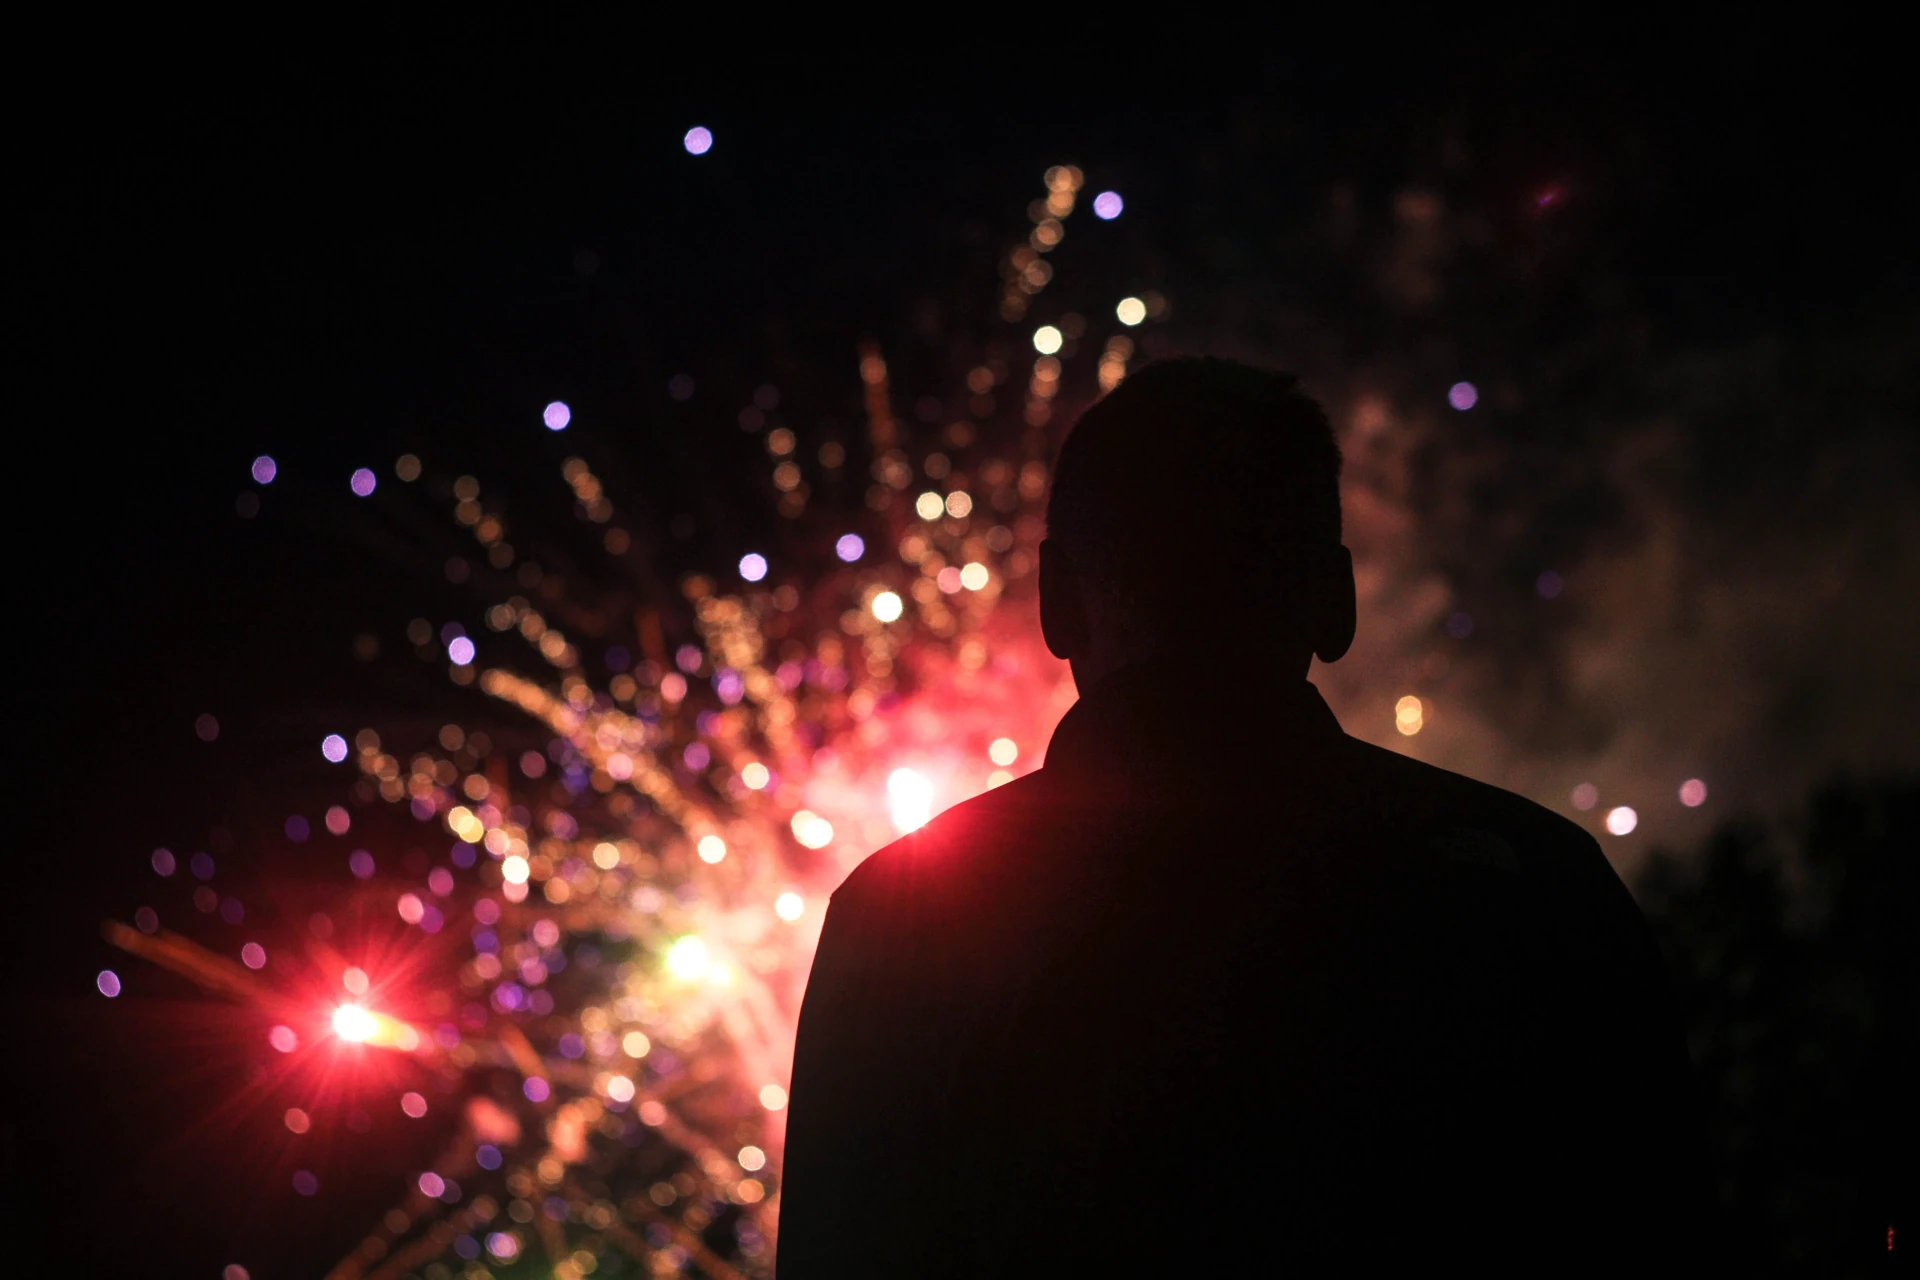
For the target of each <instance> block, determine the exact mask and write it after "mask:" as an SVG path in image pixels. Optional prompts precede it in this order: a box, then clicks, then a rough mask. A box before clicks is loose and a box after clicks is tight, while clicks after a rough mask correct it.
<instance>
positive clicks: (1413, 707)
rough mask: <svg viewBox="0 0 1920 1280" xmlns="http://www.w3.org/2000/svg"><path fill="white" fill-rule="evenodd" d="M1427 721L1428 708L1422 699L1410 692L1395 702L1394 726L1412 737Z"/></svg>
mask: <svg viewBox="0 0 1920 1280" xmlns="http://www.w3.org/2000/svg"><path fill="white" fill-rule="evenodd" d="M1426 722H1427V709H1426V706H1425V705H1424V704H1423V703H1422V702H1421V701H1420V699H1418V698H1416V697H1414V696H1413V695H1412V694H1408V695H1407V696H1406V697H1404V698H1402V699H1400V701H1398V702H1396V703H1394V704H1393V727H1394V728H1396V729H1398V730H1399V731H1400V732H1401V733H1403V734H1405V735H1406V736H1407V737H1409V738H1411V737H1412V736H1413V735H1414V734H1416V733H1418V732H1420V730H1421V729H1422V728H1423V727H1425V725H1426Z"/></svg>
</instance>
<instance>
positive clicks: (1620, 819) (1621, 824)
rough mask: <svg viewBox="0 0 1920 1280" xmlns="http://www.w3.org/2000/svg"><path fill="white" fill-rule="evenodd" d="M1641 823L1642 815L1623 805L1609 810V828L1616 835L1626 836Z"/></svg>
mask: <svg viewBox="0 0 1920 1280" xmlns="http://www.w3.org/2000/svg"><path fill="white" fill-rule="evenodd" d="M1639 825H1640V815H1639V814H1637V813H1635V812H1634V811H1633V810H1632V809H1629V808H1628V807H1627V806H1626V805H1621V806H1619V807H1618V808H1615V809H1609V810H1607V830H1608V831H1609V832H1611V833H1612V834H1614V835H1616V836H1624V835H1626V834H1627V833H1628V832H1629V831H1632V830H1633V829H1634V828H1635V827H1637V826H1639Z"/></svg>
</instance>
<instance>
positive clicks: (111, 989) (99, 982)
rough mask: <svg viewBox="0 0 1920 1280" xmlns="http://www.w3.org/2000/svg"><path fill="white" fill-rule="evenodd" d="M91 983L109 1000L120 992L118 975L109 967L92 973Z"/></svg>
mask: <svg viewBox="0 0 1920 1280" xmlns="http://www.w3.org/2000/svg"><path fill="white" fill-rule="evenodd" d="M93 985H94V986H96V987H98V988H99V989H100V994H101V995H103V996H105V997H107V999H109V1000H111V999H113V998H114V997H115V996H117V995H119V994H120V975H119V974H117V973H115V972H114V971H113V970H111V969H102V970H101V971H100V972H99V973H98V974H96V975H94V979H93Z"/></svg>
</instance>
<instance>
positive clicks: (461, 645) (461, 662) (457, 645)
mask: <svg viewBox="0 0 1920 1280" xmlns="http://www.w3.org/2000/svg"><path fill="white" fill-rule="evenodd" d="M447 657H449V658H451V659H452V660H453V665H454V666H456V667H464V666H466V665H467V664H468V663H470V662H472V661H473V641H471V640H469V639H467V638H466V637H465V636H455V637H454V638H453V639H451V640H449V641H448V642H447Z"/></svg>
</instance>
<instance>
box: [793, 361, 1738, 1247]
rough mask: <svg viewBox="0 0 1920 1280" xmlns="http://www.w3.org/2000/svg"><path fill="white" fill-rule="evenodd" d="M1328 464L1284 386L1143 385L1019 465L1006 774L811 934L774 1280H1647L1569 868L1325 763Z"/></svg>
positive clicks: (1668, 1037)
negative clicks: (1049, 690) (1387, 1266)
mask: <svg viewBox="0 0 1920 1280" xmlns="http://www.w3.org/2000/svg"><path fill="white" fill-rule="evenodd" d="M1339 469H1340V455H1339V450H1338V446H1337V445H1336V443H1335V440H1334V436H1333V431H1332V429H1331V427H1330V426H1329V425H1328V422H1327V418H1326V415H1325V414H1324V412H1323V411H1322V410H1321V408H1320V406H1319V405H1317V404H1316V403H1314V401H1312V400H1311V399H1309V398H1308V397H1307V396H1306V395H1304V394H1303V393H1302V392H1300V391H1299V390H1298V389H1297V387H1296V383H1295V380H1294V379H1293V378H1291V377H1287V376H1283V375H1279V374H1274V373H1268V372H1264V371H1261V370H1257V369H1253V368H1249V367H1247V366H1244V365H1240V364H1235V363H1231V362H1228V361H1224V360H1215V359H1181V360H1170V361H1166V362H1162V363H1158V364H1153V365H1149V366H1147V367H1146V368H1143V369H1141V370H1140V371H1138V372H1137V373H1135V374H1134V375H1133V376H1131V377H1130V378H1128V379H1127V381H1126V382H1124V383H1123V384H1122V385H1121V386H1120V387H1119V388H1117V389H1116V390H1115V391H1114V392H1113V393H1112V394H1111V395H1109V396H1107V397H1106V398H1105V399H1104V400H1102V401H1100V402H1099V403H1098V404H1096V405H1094V406H1093V407H1092V408H1090V409H1088V410H1087V411H1086V413H1085V414H1084V416H1083V417H1082V418H1081V420H1080V422H1079V423H1078V424H1077V426H1076V428H1075V430H1074V431H1073V433H1072V434H1071V435H1070V436H1069V437H1068V439H1067V441H1066V443H1065V445H1064V446H1063V447H1062V449H1061V451H1060V457H1059V463H1058V466H1057V468H1056V471H1055V477H1054V485H1053V492H1052V495H1051V498H1050V505H1049V510H1048V520H1049V537H1048V541H1047V542H1046V543H1044V544H1043V545H1042V547H1041V549H1040V605H1041V626H1042V629H1043V631H1044V633H1045V638H1046V642H1047V647H1048V648H1049V649H1051V650H1052V651H1053V652H1054V653H1055V654H1056V655H1057V656H1059V657H1061V658H1064V659H1066V660H1067V661H1068V662H1069V663H1071V664H1072V669H1073V677H1074V682H1075V684H1076V685H1077V686H1078V688H1079V689H1080V691H1081V698H1080V701H1079V702H1078V703H1077V704H1076V705H1075V706H1074V707H1073V708H1072V709H1071V710H1070V711H1068V713H1067V715H1066V717H1065V719H1063V720H1062V721H1061V723H1060V726H1059V728H1058V729H1057V731H1056V732H1055V733H1054V736H1053V740H1052V742H1051V743H1050V744H1049V746H1048V748H1047V756H1046V765H1045V767H1044V768H1042V769H1039V770H1036V771H1035V772H1033V773H1031V774H1029V775H1027V776H1026V777H1023V778H1020V779H1018V780H1016V781H1014V782H1012V783H1009V784H1007V785H1005V786H1002V787H999V788H997V789H995V790H993V791H989V792H987V793H986V794H985V795H982V796H979V797H977V798H975V799H973V800H970V801H968V802H966V803H965V804H961V805H958V806H955V807H954V808H953V809H951V810H949V811H947V812H946V813H944V814H942V815H941V816H939V817H937V818H935V819H934V820H933V821H932V822H930V823H928V824H927V825H926V826H925V827H923V828H922V829H921V830H919V831H916V832H914V833H913V834H911V835H908V836H906V837H904V838H903V839H901V840H898V841H896V842H895V843H893V844H892V845H889V846H888V847H887V848H885V849H883V850H881V851H880V852H878V853H876V854H874V855H873V856H872V857H871V858H869V859H868V860H867V861H866V862H864V863H863V864H861V866H860V867H859V868H857V869H856V870H855V871H854V872H853V873H852V874H851V875H850V876H848V877H847V880H846V882H845V883H844V884H843V885H842V886H841V887H840V889H839V890H838V891H837V892H836V893H835V894H834V896H833V901H832V905H831V908H830V910H829V911H828V914H827V919H826V924H825V928H824V932H823V933H822V936H821V940H820V949H819V953H818V955H817V957H816V958H815V960H814V965H813V972H812V976H811V979H810V982H809V985H808V988H807V994H806V1001H805V1005H804V1008H803V1010H802V1012H801V1016H800V1027H799V1039H798V1048H797V1052H796V1055H795V1061H794V1075H793V1090H792V1096H793V1100H792V1109H791V1116H790V1128H789V1131H788V1145H787V1156H786V1171H785V1178H784V1184H783V1186H784V1190H783V1192H782V1208H781V1216H780V1238H779V1243H778V1264H779V1276H780V1278H781V1280H814V1277H828V1276H832V1277H858V1276H915V1277H919V1276H969V1277H974V1276H990V1275H991V1276H1006V1275H1047V1276H1067V1275H1103V1276H1128V1275H1140V1276H1147V1275H1153V1276H1164V1275H1188V1274H1191V1275H1255V1274H1258V1275H1267V1274H1273V1275H1280V1274H1288V1268H1289V1267H1292V1268H1294V1269H1295V1270H1294V1272H1293V1273H1299V1268H1301V1267H1305V1268H1306V1273H1307V1274H1353V1273H1360V1272H1361V1271H1363V1270H1365V1271H1373V1270H1375V1269H1376V1268H1378V1267H1379V1266H1380V1265H1381V1264H1383V1263H1394V1262H1399V1263H1407V1262H1417V1263H1422V1264H1424V1265H1426V1266H1428V1267H1431V1266H1434V1265H1438V1264H1456V1265H1460V1266H1461V1267H1462V1268H1463V1271H1462V1274H1468V1275H1487V1274H1490V1273H1491V1274H1503V1275H1504V1274H1525V1275H1534V1276H1552V1275H1564V1274H1578V1273H1583V1272H1589V1271H1594V1272H1598V1271H1613V1270H1616V1269H1618V1268H1621V1267H1628V1266H1631V1267H1634V1268H1636V1269H1637V1270H1640V1271H1649V1270H1650V1271H1652V1272H1653V1273H1654V1274H1665V1273H1667V1272H1668V1271H1677V1270H1681V1269H1685V1268H1686V1267H1687V1266H1688V1265H1689V1263H1688V1260H1689V1259H1691V1258H1693V1257H1695V1253H1694V1250H1695V1249H1696V1248H1697V1242H1698V1239H1699V1235H1700V1218H1699V1214H1700V1212H1701V1210H1702V1208H1703V1205H1704V1196H1703V1188H1704V1181H1703V1173H1702V1170H1703V1157H1702V1145H1701V1143H1700V1141H1699V1137H1698V1134H1697V1131H1696V1119H1695V1115H1694V1109H1693V1104H1692V1095H1691V1086H1690V1081H1689V1072H1688V1064H1687V1058H1686V1050H1685V1046H1684V1044H1683V1042H1682V1040H1681V1037H1680V1034H1679V1032H1678V1030H1677V1024H1676V1023H1675V1021H1674V1019H1673V1017H1672V1015H1671V1014H1670V1012H1669V1000H1668V994H1667V990H1666V981H1665V975H1664V971H1663V968H1662V965H1661V962H1660V960H1659V957H1658V954H1657V952H1656V950H1655V947H1654V944H1653V942H1652V940H1651V936H1650V934H1649V932H1648V930H1647V928H1646V926H1645V923H1644V921H1643V920H1642V918H1641V916H1640V914H1639V912H1638V911H1637V909H1636V908H1635V906H1634V903H1633V901H1632V899H1631V898H1630V897H1629V896H1628V893H1627V891H1626V889H1625V887H1624V886H1623V885H1622V884H1621V882H1620V880H1619V878H1618V877H1617V876H1616V875H1615V874H1614V872H1613V870H1612V868H1611V867H1610V866H1609V865H1608V863H1607V861H1606V858H1605V857H1604V856H1603V855H1602V854H1601V852H1600V850H1599V848H1598V846H1597V845H1596V844H1595V842H1594V841H1593V839H1592V838H1591V837H1590V836H1588V835H1587V834H1586V833H1585V832H1584V831H1582V830H1581V829H1580V828H1578V827H1576V826H1574V825H1573V824H1572V823H1570V822H1567V821H1565V820H1563V819H1561V818H1559V817H1556V816H1555V815H1553V814H1552V813H1549V812H1548V811H1547V810H1545V809H1542V808H1540V807H1539V806H1537V805H1535V804H1532V803H1531V802H1529V801H1527V800H1524V799H1521V798H1520V797H1518V796H1516V795H1513V794H1511V793H1509V792H1505V791H1501V790H1499V789H1497V788H1494V787H1490V786H1486V785H1483V784H1481V783H1478V782H1473V781H1471V780H1469V779H1467V778H1464V777H1461V776H1459V775H1457V774H1452V773H1448V772H1446V771H1444V770H1441V769H1436V768H1433V767H1431V766H1429V765H1425V764H1420V763H1418V762H1416V761H1413V760H1411V759H1408V758H1406V757H1404V756H1400V755H1398V754H1395V753H1393V752H1390V751H1386V750H1382V749H1380V748H1377V747H1373V746H1369V745H1367V744H1365V743H1362V742H1359V741H1357V740H1355V739H1353V738H1350V737H1347V736H1346V735H1345V734H1343V733H1342V732H1341V729H1340V726H1339V724H1338V723H1337V722H1336V721H1335V719H1334V717H1333V715H1332V713H1331V712H1329V711H1328V709H1327V707H1326V704H1325V703H1324V702H1322V701H1321V699H1320V695H1319V693H1318V692H1317V691H1316V690H1315V689H1314V687H1313V686H1312V685H1311V684H1309V683H1307V681H1306V679H1305V677H1306V674H1307V669H1308V664H1309V662H1310V661H1311V659H1312V658H1313V657H1315V656H1318V657H1319V658H1320V659H1321V660H1322V661H1324V662H1332V661H1335V660H1336V659H1338V658H1339V657H1341V655H1343V654H1344V653H1345V652H1346V651H1347V648H1348V645H1349V644H1350V643H1351V641H1352V639H1353V633H1354V610H1355V605H1354V582H1353V563H1352V559H1351V557H1350V556H1349V554H1348V552H1347V549H1346V548H1345V547H1344V546H1342V545H1341V541H1340V536H1341V535H1340V500H1339V489H1338V479H1339Z"/></svg>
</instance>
